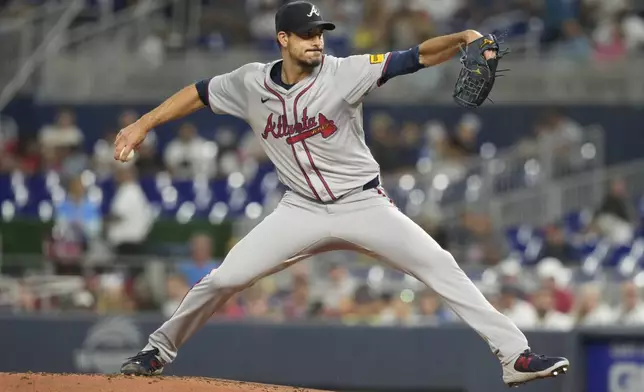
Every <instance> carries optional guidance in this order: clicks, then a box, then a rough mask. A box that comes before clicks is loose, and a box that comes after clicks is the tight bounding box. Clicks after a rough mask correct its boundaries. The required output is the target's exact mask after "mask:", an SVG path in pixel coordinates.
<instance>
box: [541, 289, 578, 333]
mask: <svg viewBox="0 0 644 392" xmlns="http://www.w3.org/2000/svg"><path fill="white" fill-rule="evenodd" d="M532 303H533V305H534V307H535V310H536V311H537V321H536V323H535V327H537V328H540V329H555V330H569V329H571V328H572V327H573V325H574V324H573V319H572V318H571V317H570V316H568V315H566V314H564V313H561V312H559V311H557V310H556V309H555V307H554V305H555V300H554V296H553V293H552V291H551V290H550V289H548V288H546V287H542V288H541V289H539V290H537V292H536V293H534V294H533V296H532Z"/></svg>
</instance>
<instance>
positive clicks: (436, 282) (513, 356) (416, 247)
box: [333, 200, 567, 384]
mask: <svg viewBox="0 0 644 392" xmlns="http://www.w3.org/2000/svg"><path fill="white" fill-rule="evenodd" d="M335 227H337V229H336V231H334V233H333V235H334V236H338V237H340V238H342V239H344V240H346V241H349V242H351V243H353V244H355V245H357V246H358V247H360V248H362V249H365V250H366V251H369V252H371V253H373V254H375V255H376V257H379V258H380V259H381V260H383V261H385V262H389V263H391V264H393V265H394V266H395V267H396V268H399V269H401V270H403V271H405V272H407V273H409V274H410V275H412V276H414V277H416V278H417V279H419V280H420V281H422V282H423V283H425V284H426V285H427V286H429V287H431V288H432V289H434V290H435V291H436V292H437V293H438V294H439V295H440V296H441V297H442V298H443V299H444V301H445V302H446V304H447V305H448V306H449V307H450V308H451V309H452V310H454V312H455V313H456V314H458V316H459V317H460V318H461V319H463V320H464V321H465V322H466V323H467V324H468V325H469V326H470V327H472V328H473V329H474V330H476V332H478V334H479V335H481V336H482V337H483V338H484V339H485V340H486V341H487V342H488V344H489V345H490V347H491V349H492V351H493V352H494V353H495V354H496V355H497V356H498V358H499V360H500V361H501V364H502V365H503V367H504V380H506V382H507V383H509V384H512V383H514V382H515V381H516V382H519V381H521V382H523V381H529V379H535V378H540V377H545V376H546V375H547V374H549V373H548V372H552V371H556V370H557V369H559V368H561V367H562V366H563V365H564V364H565V365H566V366H567V360H564V359H558V358H555V359H548V360H545V362H543V366H545V367H544V368H543V369H539V371H542V372H546V373H539V374H537V373H536V372H535V371H528V370H525V371H523V372H522V371H521V370H518V369H517V368H516V367H515V366H514V364H515V362H517V360H518V359H520V358H521V356H522V355H528V354H526V352H527V353H529V347H528V342H527V339H526V337H525V335H524V334H523V333H522V332H521V331H520V330H519V329H518V328H517V327H516V326H515V325H514V324H513V323H512V322H511V321H510V319H509V318H507V317H506V316H504V315H503V314H501V313H500V312H498V311H497V310H496V309H495V308H494V307H493V306H492V305H491V304H490V303H489V302H488V301H487V299H486V298H485V297H484V296H483V294H482V293H481V292H480V291H479V290H478V288H477V287H476V286H475V285H474V283H473V282H472V281H471V280H470V279H469V278H468V277H467V275H466V274H465V273H464V272H463V270H462V269H461V268H460V267H459V266H458V264H457V263H456V261H455V260H454V258H453V257H452V255H451V254H450V253H449V252H447V251H446V250H444V249H442V248H441V247H440V246H439V245H438V243H436V241H434V239H432V238H431V237H430V236H429V235H428V234H427V233H426V232H425V231H424V230H423V229H421V228H420V227H419V226H418V225H417V224H415V223H414V222H413V221H412V220H411V219H409V218H408V217H407V216H405V215H404V214H403V213H402V212H400V211H399V210H398V209H396V208H395V207H393V206H391V205H390V204H389V202H388V201H387V200H383V204H382V205H381V206H375V207H371V208H367V209H363V210H358V211H355V212H348V213H345V214H341V215H340V216H339V217H338V222H337V223H336V224H335ZM526 350H527V351H526ZM530 355H532V354H530ZM531 362H532V363H534V364H537V363H538V362H539V360H533V358H530V360H526V362H525V363H526V366H528V365H529V364H530V363H531ZM551 362H552V363H551ZM543 366H542V367H543ZM510 373H512V374H510ZM515 373H516V374H515ZM506 376H507V377H506Z"/></svg>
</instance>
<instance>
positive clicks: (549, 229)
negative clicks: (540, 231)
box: [536, 222, 579, 265]
mask: <svg viewBox="0 0 644 392" xmlns="http://www.w3.org/2000/svg"><path fill="white" fill-rule="evenodd" d="M544 231H545V236H544V241H543V245H542V246H541V250H540V251H539V255H538V256H537V258H536V260H542V259H545V258H550V257H551V258H555V259H557V260H559V261H561V262H562V263H563V264H566V265H568V264H576V263H577V262H578V261H579V260H577V259H576V255H575V249H574V247H573V246H572V245H571V244H570V243H569V242H568V241H566V234H565V233H564V230H563V227H562V225H561V224H559V223H556V222H555V223H550V224H548V225H546V227H545V228H544Z"/></svg>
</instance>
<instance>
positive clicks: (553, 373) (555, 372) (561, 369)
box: [507, 364, 569, 388]
mask: <svg viewBox="0 0 644 392" xmlns="http://www.w3.org/2000/svg"><path fill="white" fill-rule="evenodd" d="M568 366H569V365H567V364H566V365H561V366H557V367H556V368H554V369H552V370H550V372H549V373H546V374H543V375H537V376H536V377H535V378H532V379H530V380H526V381H521V382H511V383H508V384H507V386H508V387H510V388H517V387H520V386H521V385H523V384H527V383H529V382H531V381H534V380H538V379H542V378H555V377H557V376H560V375H563V374H566V373H568Z"/></svg>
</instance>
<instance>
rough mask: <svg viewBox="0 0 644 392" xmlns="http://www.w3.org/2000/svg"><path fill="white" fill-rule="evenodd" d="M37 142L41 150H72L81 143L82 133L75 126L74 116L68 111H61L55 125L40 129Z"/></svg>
mask: <svg viewBox="0 0 644 392" xmlns="http://www.w3.org/2000/svg"><path fill="white" fill-rule="evenodd" d="M39 141H40V144H41V146H42V147H43V148H45V149H54V148H73V147H78V146H80V144H81V143H82V142H83V133H82V132H81V130H80V129H79V128H78V126H77V125H76V119H75V117H74V114H73V113H72V112H71V111H69V110H62V111H60V112H59V113H58V116H57V117H56V123H55V124H48V125H45V126H43V127H42V129H41V130H40V133H39Z"/></svg>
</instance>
